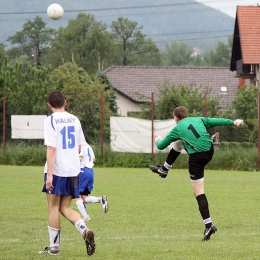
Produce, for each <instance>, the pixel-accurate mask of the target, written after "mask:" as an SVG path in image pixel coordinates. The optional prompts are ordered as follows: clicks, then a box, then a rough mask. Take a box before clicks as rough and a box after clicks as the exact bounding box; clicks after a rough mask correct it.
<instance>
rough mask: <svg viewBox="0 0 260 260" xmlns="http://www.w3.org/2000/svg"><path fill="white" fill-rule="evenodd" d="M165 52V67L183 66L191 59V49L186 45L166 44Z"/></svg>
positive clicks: (182, 43)
mask: <svg viewBox="0 0 260 260" xmlns="http://www.w3.org/2000/svg"><path fill="white" fill-rule="evenodd" d="M166 50H167V53H166V55H167V57H168V59H167V61H166V62H167V64H166V65H167V66H185V65H187V64H188V63H189V62H190V61H191V59H192V56H191V55H192V52H193V50H192V48H191V47H189V46H187V45H186V43H184V42H181V43H172V44H171V45H169V44H166Z"/></svg>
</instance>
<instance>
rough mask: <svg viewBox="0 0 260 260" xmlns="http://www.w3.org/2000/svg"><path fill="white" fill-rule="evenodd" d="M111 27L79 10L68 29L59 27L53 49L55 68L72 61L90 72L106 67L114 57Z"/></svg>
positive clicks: (52, 45)
mask: <svg viewBox="0 0 260 260" xmlns="http://www.w3.org/2000/svg"><path fill="white" fill-rule="evenodd" d="M106 29H107V26H106V25H105V24H103V23H101V22H97V21H96V20H95V18H94V16H93V15H86V14H83V13H79V14H78V16H77V18H76V19H75V20H70V21H69V23H68V25H67V26H66V27H65V28H59V29H58V32H57V37H56V38H55V40H54V41H53V42H52V44H51V48H50V49H49V52H48V54H49V58H48V59H46V61H45V62H46V63H50V64H52V65H53V67H54V68H56V67H58V66H60V65H62V64H65V63H66V62H72V63H76V64H78V66H80V67H83V68H85V69H86V71H88V72H89V73H96V71H98V70H103V69H104V67H105V66H106V64H107V62H108V61H109V60H110V56H111V53H112V51H111V49H112V47H111V46H112V45H113V44H112V43H111V40H112V39H111V36H110V34H109V33H108V32H107V31H106Z"/></svg>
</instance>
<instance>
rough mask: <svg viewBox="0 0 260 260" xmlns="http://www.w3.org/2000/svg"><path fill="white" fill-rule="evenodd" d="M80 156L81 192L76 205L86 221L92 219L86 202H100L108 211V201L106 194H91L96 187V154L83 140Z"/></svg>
mask: <svg viewBox="0 0 260 260" xmlns="http://www.w3.org/2000/svg"><path fill="white" fill-rule="evenodd" d="M79 158H80V173H79V193H80V198H76V199H75V200H76V205H77V207H78V209H79V212H80V213H81V215H82V216H83V219H84V220H85V221H89V220H91V218H90V216H89V214H88V211H87V207H86V204H87V203H100V204H101V205H102V208H103V211H104V212H105V213H107V211H108V203H107V197H106V196H100V197H95V196H89V194H91V192H92V190H93V188H94V171H93V166H94V161H95V154H94V151H93V149H92V147H91V146H90V145H89V144H88V143H87V142H83V143H82V145H81V152H80V154H79Z"/></svg>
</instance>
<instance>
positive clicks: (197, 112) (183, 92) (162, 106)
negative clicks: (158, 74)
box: [140, 82, 219, 120]
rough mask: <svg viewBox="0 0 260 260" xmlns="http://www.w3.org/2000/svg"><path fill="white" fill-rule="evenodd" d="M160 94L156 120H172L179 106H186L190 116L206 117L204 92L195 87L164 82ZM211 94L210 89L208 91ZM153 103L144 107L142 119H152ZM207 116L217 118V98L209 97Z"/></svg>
mask: <svg viewBox="0 0 260 260" xmlns="http://www.w3.org/2000/svg"><path fill="white" fill-rule="evenodd" d="M158 90H159V94H158V96H157V97H155V99H156V101H155V119H160V120H164V119H171V118H172V117H173V116H172V112H173V109H174V108H175V107H177V106H185V107H186V108H187V110H188V112H189V116H203V115H204V92H203V91H202V90H201V89H200V88H196V87H195V86H192V85H190V86H185V85H178V86H176V85H174V84H170V83H169V82H164V84H163V85H161V86H158ZM206 93H207V94H210V89H208V90H207V91H206ZM150 108H151V103H150V102H148V103H145V104H144V105H142V112H141V115H140V117H142V118H146V119H150ZM206 109H207V116H212V117H213V116H216V115H218V113H219V103H218V100H217V98H214V97H210V96H209V95H208V97H207V106H206Z"/></svg>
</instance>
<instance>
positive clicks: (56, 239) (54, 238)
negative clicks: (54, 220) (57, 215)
mask: <svg viewBox="0 0 260 260" xmlns="http://www.w3.org/2000/svg"><path fill="white" fill-rule="evenodd" d="M48 230H49V238H50V247H53V246H57V247H60V229H56V228H52V227H50V226H48Z"/></svg>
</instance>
